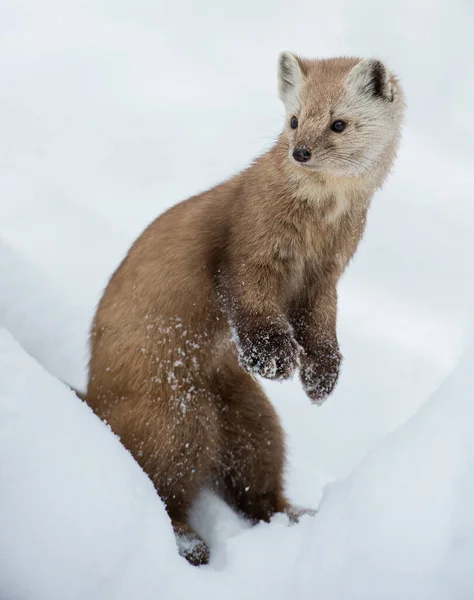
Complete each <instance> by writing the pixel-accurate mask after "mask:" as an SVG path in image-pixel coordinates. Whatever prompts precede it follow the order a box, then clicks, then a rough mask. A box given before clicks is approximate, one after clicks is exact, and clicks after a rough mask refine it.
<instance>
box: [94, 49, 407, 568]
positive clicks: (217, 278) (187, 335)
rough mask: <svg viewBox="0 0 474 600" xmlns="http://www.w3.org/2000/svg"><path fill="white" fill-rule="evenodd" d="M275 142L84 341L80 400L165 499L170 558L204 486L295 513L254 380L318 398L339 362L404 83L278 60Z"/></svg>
mask: <svg viewBox="0 0 474 600" xmlns="http://www.w3.org/2000/svg"><path fill="white" fill-rule="evenodd" d="M278 67H279V68H278V82H279V95H280V98H281V99H282V100H283V103H284V105H285V109H286V120H285V127H284V130H283V132H282V133H281V135H280V136H279V138H278V141H277V142H276V144H275V145H274V146H273V147H272V148H271V149H270V150H269V151H268V152H266V153H265V154H263V155H262V156H260V157H259V158H257V159H256V160H255V161H254V162H253V163H252V164H251V166H250V167H248V168H247V169H245V170H244V171H242V172H241V173H239V174H238V175H236V176H234V177H232V178H230V179H229V180H227V181H226V182H224V183H222V184H220V185H218V186H216V187H214V188H212V189H210V190H209V191H206V192H204V193H202V194H199V195H197V196H194V197H192V198H189V199H188V200H185V201H184V202H181V203H180V204H178V205H176V206H174V207H173V208H171V209H170V210H168V211H166V212H165V213H164V214H163V215H161V216H160V217H159V218H157V219H156V220H155V221H154V222H153V223H152V224H151V225H150V226H149V227H148V228H147V229H146V230H145V231H144V232H143V233H142V234H141V235H140V237H139V238H138V239H137V240H136V242H135V243H134V244H133V246H132V247H131V249H130V251H129V253H128V255H127V256H126V258H125V259H124V260H123V262H122V263H121V265H120V266H119V268H118V269H117V271H116V272H115V273H114V275H113V276H112V278H111V280H110V282H109V284H108V286H107V288H106V290H105V292H104V294H103V296H102V299H101V301H100V304H99V306H98V310H97V313H96V315H95V320H94V323H93V327H92V332H91V361H90V374H89V383H88V389H87V396H86V399H87V402H88V404H89V405H90V406H91V407H92V408H93V410H94V411H95V412H96V413H97V414H98V415H99V416H100V417H101V418H103V419H105V420H106V421H107V422H108V423H109V424H110V426H111V428H112V430H113V431H114V432H115V433H116V434H118V435H119V436H120V439H121V441H122V443H123V444H124V445H125V446H126V448H128V449H129V450H130V452H131V453H132V454H133V456H134V457H135V459H136V460H137V462H138V463H139V464H140V465H141V466H142V468H143V470H144V471H145V472H146V473H147V474H148V476H149V477H150V479H151V480H152V481H153V483H154V485H155V487H156V490H157V492H158V494H159V495H160V497H161V498H162V499H163V501H164V502H165V504H166V509H167V511H168V514H169V516H170V518H171V521H172V524H173V527H174V530H175V533H176V536H177V539H178V547H179V548H180V552H181V554H182V555H184V556H185V557H186V558H187V559H188V560H189V561H190V562H191V563H192V564H204V563H206V562H207V561H208V559H209V550H208V547H207V545H206V544H205V542H204V541H203V540H202V539H201V538H200V537H199V536H198V535H197V533H196V532H194V530H193V529H192V528H191V527H190V525H189V524H188V522H187V512H188V509H189V507H190V505H191V503H192V502H193V500H194V499H195V497H196V495H197V493H198V490H199V489H200V488H201V487H202V486H212V487H213V488H214V489H216V490H217V491H218V493H220V494H222V496H223V497H225V498H226V499H227V501H228V502H229V503H231V504H232V506H234V507H235V508H236V509H237V510H238V511H241V512H242V513H243V514H244V515H246V516H247V517H248V518H250V519H251V520H253V521H258V520H265V521H268V520H269V519H270V518H271V516H272V515H273V514H274V513H277V512H290V511H291V507H290V505H289V503H288V501H287V499H286V497H285V493H284V489H283V488H284V485H283V472H284V465H285V442H284V434H283V431H282V427H281V425H280V422H279V419H278V417H277V415H276V413H275V410H274V408H273V407H272V405H271V403H270V401H269V400H268V399H267V397H266V396H265V394H264V392H263V390H262V388H261V386H260V385H259V383H258V382H257V380H256V378H255V376H256V375H260V376H262V377H265V378H268V379H277V380H283V379H287V378H289V377H290V376H291V375H292V374H293V373H294V372H295V371H299V376H300V379H301V382H302V385H303V388H304V390H305V392H306V394H307V395H308V396H309V398H311V400H312V401H313V402H315V403H320V402H322V401H323V400H324V399H325V398H326V397H327V396H328V394H330V393H331V391H332V390H333V388H334V386H335V384H336V381H337V378H338V372H339V367H340V363H341V354H340V351H339V346H338V341H337V335H336V316H337V291H336V287H337V282H338V279H339V278H340V276H341V274H342V272H343V271H344V269H345V267H346V266H347V264H348V262H349V261H350V259H351V257H352V256H353V254H354V252H355V250H356V248H357V245H358V243H359V241H360V239H361V236H362V234H363V232H364V228H365V224H366V216H367V210H368V207H369V203H370V200H371V197H372V195H373V194H374V192H375V191H376V190H377V189H378V188H379V187H381V185H382V183H383V181H384V179H385V177H386V175H387V173H388V171H389V170H390V168H391V165H392V163H393V161H394V158H395V154H396V151H397V147H398V143H399V137H400V131H401V124H402V119H403V112H404V99H403V93H402V90H401V88H400V85H399V83H398V81H397V79H396V78H395V77H394V76H393V75H392V74H391V73H390V71H389V70H388V69H387V67H386V66H385V65H384V64H383V63H382V62H380V61H379V60H376V59H363V60H361V59H360V58H333V59H324V60H307V59H303V58H299V57H297V56H296V55H294V54H292V53H289V52H283V53H282V54H281V55H280V57H279V62H278Z"/></svg>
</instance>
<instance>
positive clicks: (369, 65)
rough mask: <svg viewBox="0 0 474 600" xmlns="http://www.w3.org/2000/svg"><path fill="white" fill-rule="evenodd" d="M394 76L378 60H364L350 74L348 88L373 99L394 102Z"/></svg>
mask: <svg viewBox="0 0 474 600" xmlns="http://www.w3.org/2000/svg"><path fill="white" fill-rule="evenodd" d="M391 80H392V74H391V73H390V71H389V70H388V69H387V67H386V66H385V65H384V64H383V63H382V62H381V61H380V60H377V59H376V58H364V59H363V60H361V61H360V62H359V63H358V64H357V65H356V66H355V67H354V68H353V69H352V71H351V72H350V73H349V75H348V77H347V86H348V87H349V88H352V89H353V90H354V91H357V92H359V93H362V94H366V95H368V96H372V97H373V98H383V99H385V100H389V101H390V102H391V101H392V100H393V90H392V81H391Z"/></svg>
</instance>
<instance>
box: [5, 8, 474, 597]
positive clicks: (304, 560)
mask: <svg viewBox="0 0 474 600" xmlns="http://www.w3.org/2000/svg"><path fill="white" fill-rule="evenodd" d="M473 30H474V7H473V4H472V2H470V0H465V1H464V2H463V1H461V0H449V1H448V0H442V1H441V0H438V1H436V0H435V1H425V2H423V1H417V0H400V1H398V2H391V3H388V2H379V1H378V0H358V2H351V1H350V0H331V2H323V1H322V0H312V1H308V0H300V1H299V2H293V3H291V2H277V1H271V0H253V1H249V0H238V1H232V2H230V1H229V2H227V1H224V0H214V1H207V2H205V1H203V0H200V1H197V0H181V1H180V2H171V0H169V1H166V2H165V1H164V0H157V1H153V0H89V1H86V0H83V1H81V0H68V1H67V2H64V1H60V0H41V2H39V1H36V0H1V2H0V599H1V600H56V599H57V600H83V599H85V598H87V599H88V600H109V599H110V600H122V599H123V600H125V599H127V600H128V599H130V598H136V599H137V600H158V599H160V600H168V599H170V600H173V599H181V598H195V599H201V598H206V599H210V600H213V599H216V600H217V599H221V598H226V599H229V600H234V599H236V600H237V599H239V600H241V599H249V600H252V599H262V598H273V599H274V600H286V599H288V598H291V599H292V600H306V599H312V598H317V599H318V600H392V599H393V600H400V598H403V599H404V600H411V599H416V600H472V598H474V572H473V570H472V567H473V564H474V509H473V507H474V407H473V400H474V398H473V396H474V334H473V333H472V322H473V302H474V274H473V268H472V263H473V253H474V203H473V192H472V190H473V189H474V167H473V158H474V135H473V134H474V121H473V120H472V107H473V106H474V76H473V68H472V63H473V57H474V42H473V35H472V31H473ZM282 49H290V50H294V51H296V52H299V53H301V54H303V55H307V56H310V57H311V56H314V57H316V56H332V55H340V54H349V55H354V54H356V55H363V56H370V55H374V56H378V57H380V58H382V59H383V60H385V61H387V63H388V64H389V65H390V67H391V68H392V69H393V70H394V71H395V72H397V73H398V74H399V76H400V78H401V81H402V83H403V85H404V87H405V90H406V96H407V103H408V112H407V121H406V128H405V135H404V141H403V145H402V148H401V150H400V154H399V160H398V162H397V165H396V168H395V171H394V173H393V174H392V175H391V177H390V178H389V180H388V182H387V184H386V186H385V188H384V189H383V191H381V192H380V193H378V195H377V196H376V198H375V200H374V203H373V207H372V210H371V213H370V217H369V223H368V230H367V233H366V236H365V239H364V241H363V243H362V245H361V247H360V250H359V252H358V254H357V256H356V259H355V261H354V263H353V264H352V265H351V266H350V268H349V270H348V272H347V274H346V276H345V277H344V280H343V281H342V282H341V285H340V297H341V305H340V315H339V335H340V342H341V347H342V350H343V353H344V355H345V362H344V369H343V373H342V376H341V380H340V384H339V386H338V388H337V390H336V392H335V393H334V395H333V396H332V397H331V398H330V400H329V401H328V402H327V403H326V404H325V405H324V406H323V407H321V408H318V407H316V406H312V405H311V404H310V402H309V400H307V399H306V397H305V396H304V394H303V393H302V391H301V389H300V387H299V385H298V383H297V381H294V382H290V383H288V384H283V385H278V384H274V385H273V384H271V385H270V384H266V388H267V390H268V392H269V394H270V396H271V398H272V400H273V401H274V403H275V405H276V407H277V409H278V411H279V413H280V415H281V418H282V420H283V424H284V427H285V430H286V432H287V435H288V444H289V464H288V472H287V484H288V494H289V496H290V497H291V499H292V500H294V501H295V502H296V503H299V504H305V505H309V506H313V507H316V506H318V505H320V510H319V513H318V515H317V516H316V517H314V518H310V517H305V518H303V520H302V521H301V523H300V524H298V525H296V526H289V525H288V522H287V521H286V519H285V518H283V517H281V518H275V520H274V521H273V522H272V523H270V524H260V525H258V526H256V527H254V528H250V527H249V526H248V524H246V523H245V522H244V521H243V520H242V519H240V518H239V517H237V516H236V515H235V514H234V513H233V512H232V511H231V510H230V509H229V508H228V507H227V506H225V505H224V504H223V503H222V502H220V501H219V500H218V499H216V498H215V497H214V496H212V495H210V494H209V493H206V492H204V493H203V494H202V496H201V498H200V499H199V501H198V503H197V505H196V507H195V509H194V511H193V517H192V518H193V522H194V523H195V526H196V528H197V529H198V530H199V531H200V532H201V533H202V534H203V536H204V537H205V538H206V539H207V540H208V541H209V542H210V545H211V551H212V560H211V563H210V565H209V566H207V567H204V568H201V569H196V568H193V567H190V566H189V565H188V564H187V563H186V562H185V561H184V560H183V559H181V558H179V557H178V556H177V554H176V549H175V542H174V537H173V534H172V529H171V525H170V522H169V520H168V517H167V515H166V512H165V509H164V507H163V504H162V503H161V501H160V500H159V498H158V497H157V496H156V494H155V491H154V489H153V486H152V484H151V483H150V481H149V480H148V478H147V477H146V476H145V475H144V473H143V472H142V471H141V470H140V468H139V467H138V465H137V464H136V463H135V462H134V460H133V459H132V457H131V456H130V454H128V452H126V451H125V449H124V448H123V447H122V446H121V445H120V443H119V441H118V440H117V439H116V437H115V436H114V435H113V434H112V432H111V431H110V430H109V429H108V428H107V427H106V426H105V425H104V424H103V423H101V422H100V421H99V420H98V419H97V418H96V417H95V416H94V415H93V414H92V412H91V411H90V410H89V409H88V407H87V406H85V405H84V404H82V403H81V402H80V401H79V400H78V399H77V398H76V396H75V395H74V394H73V393H72V392H71V391H70V390H69V389H68V388H67V386H65V385H64V384H62V383H61V381H60V380H62V381H66V382H68V383H70V384H72V385H75V386H78V387H84V385H85V381H86V363H87V335H88V328H89V324H90V321H91V318H92V315H93V311H94V308H95V305H96V303H97V301H98V299H99V297H100V294H101V291H102V289H103V288H104V286H105V284H106V282H107V279H108V277H109V276H110V274H111V273H112V271H113V270H114V269H115V267H116V266H117V264H118V262H119V260H120V259H121V258H122V256H123V255H124V254H125V253H126V251H127V249H128V247H129V245H130V244H131V242H132V241H133V240H134V239H135V238H136V236H137V235H138V234H139V233H140V232H141V230H142V229H143V228H144V226H145V225H146V224H147V223H149V222H150V221H151V220H152V219H153V218H154V217H155V216H157V215H158V214H159V213H161V212H162V211H163V210H164V209H166V208H167V207H169V206H171V205H172V204H174V203H176V202H177V201H179V200H181V199H184V198H185V197H187V196H189V195H191V194H194V193H196V192H198V191H200V190H204V189H206V188H207V187H210V186H212V185H214V184H216V183H217V182H219V181H220V180H222V179H224V178H226V177H228V176H229V175H231V174H232V173H234V172H236V171H238V170H239V169H241V168H243V167H244V166H246V165H247V164H248V162H249V161H250V160H251V158H252V157H253V156H255V155H256V154H257V153H259V152H261V151H262V150H264V149H265V148H268V147H269V146H270V144H271V143H272V141H273V140H274V139H275V136H276V135H277V133H278V132H279V130H280V128H281V126H282V121H283V109H282V107H281V106H280V103H279V101H278V100H277V97H276V58H277V54H278V52H279V51H280V50H282Z"/></svg>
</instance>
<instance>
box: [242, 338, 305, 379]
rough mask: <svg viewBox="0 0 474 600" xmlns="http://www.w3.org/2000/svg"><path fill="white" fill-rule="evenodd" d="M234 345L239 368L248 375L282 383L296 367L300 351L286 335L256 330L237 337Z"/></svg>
mask: <svg viewBox="0 0 474 600" xmlns="http://www.w3.org/2000/svg"><path fill="white" fill-rule="evenodd" d="M237 344H238V350H239V362H240V365H241V367H242V368H243V369H244V370H245V371H248V372H249V373H255V374H257V375H260V376H261V377H265V378H266V379H276V380H283V379H288V378H289V377H291V376H292V375H293V373H294V371H295V369H296V368H297V366H298V361H299V353H300V347H299V345H298V344H297V342H296V341H295V339H294V338H293V336H292V335H291V332H290V331H287V330H284V329H270V328H258V329H255V330H254V331H252V333H251V334H247V333H244V334H243V335H240V336H239V339H238V341H237Z"/></svg>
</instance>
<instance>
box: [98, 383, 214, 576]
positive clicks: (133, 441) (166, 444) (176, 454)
mask: <svg viewBox="0 0 474 600" xmlns="http://www.w3.org/2000/svg"><path fill="white" fill-rule="evenodd" d="M160 392H161V393H160V396H161V397H159V398H157V397H156V396H155V397H153V396H152V395H151V394H150V396H151V397H148V398H147V399H144V398H138V397H137V398H131V397H127V399H126V400H123V401H122V402H121V403H119V404H118V405H117V406H116V407H115V409H114V410H113V411H112V412H111V413H110V415H109V416H108V418H107V420H108V422H109V423H110V425H111V427H112V429H113V430H114V431H115V432H116V433H117V434H118V435H119V436H120V439H121V441H122V443H123V444H124V446H125V447H126V448H128V449H129V450H130V452H131V453H132V455H133V456H134V458H135V459H136V461H137V462H138V463H139V464H140V466H141V467H142V468H143V470H144V471H145V473H147V475H148V476H149V477H150V479H151V480H152V482H153V484H154V485H155V488H156V490H157V492H158V494H159V496H160V498H161V499H162V500H163V502H164V504H165V506H166V510H167V512H168V515H169V517H170V519H171V522H172V525H173V529H174V532H175V536H176V541H177V545H178V550H179V553H180V554H181V555H182V556H183V557H184V558H186V559H187V560H188V562H190V563H191V564H193V565H202V564H206V563H207V562H208V561H209V548H208V546H207V544H206V543H205V542H204V540H203V539H202V538H201V537H200V536H199V535H198V534H197V533H196V532H195V531H194V530H193V529H192V527H191V526H190V525H189V524H188V511H189V508H190V506H191V505H192V503H193V502H194V500H195V499H196V496H197V494H198V492H199V490H200V489H201V488H202V487H203V486H204V485H206V484H208V483H209V481H210V480H211V477H212V471H213V465H214V464H215V462H216V461H217V459H218V455H219V427H218V418H217V415H216V405H215V402H214V400H213V398H212V396H211V394H210V393H209V392H208V391H207V390H204V389H197V388H194V389H193V390H192V391H190V390H187V391H186V393H184V392H183V394H182V397H183V399H181V394H180V393H177V392H176V391H173V393H171V392H170V391H169V390H163V389H162V390H160Z"/></svg>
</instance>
